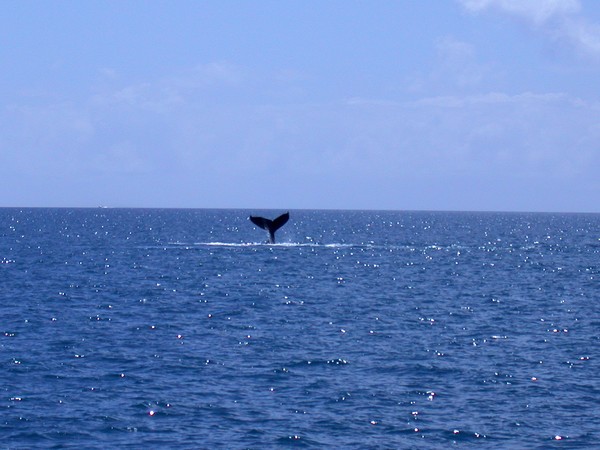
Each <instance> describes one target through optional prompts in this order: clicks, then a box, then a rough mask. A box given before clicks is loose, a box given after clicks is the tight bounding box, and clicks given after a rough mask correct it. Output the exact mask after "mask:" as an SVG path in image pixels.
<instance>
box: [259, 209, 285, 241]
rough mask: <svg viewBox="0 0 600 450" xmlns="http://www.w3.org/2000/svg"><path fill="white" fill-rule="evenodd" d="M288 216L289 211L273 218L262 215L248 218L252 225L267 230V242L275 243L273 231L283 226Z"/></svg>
mask: <svg viewBox="0 0 600 450" xmlns="http://www.w3.org/2000/svg"><path fill="white" fill-rule="evenodd" d="M289 218H290V213H289V212H286V213H285V214H282V215H280V216H279V217H278V218H276V219H273V220H269V219H265V218H264V217H258V216H250V220H251V221H252V223H253V224H254V225H256V226H258V227H260V228H262V229H263V230H267V231H268V232H269V242H270V243H271V244H274V243H275V232H276V231H277V230H279V229H280V228H281V227H282V226H284V225H285V224H286V222H287V221H288V219H289Z"/></svg>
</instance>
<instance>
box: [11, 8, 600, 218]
mask: <svg viewBox="0 0 600 450" xmlns="http://www.w3.org/2000/svg"><path fill="white" fill-rule="evenodd" d="M0 61H1V64H2V73H1V75H0V79H1V83H0V99H1V101H0V176H1V179H2V183H0V206H98V205H107V206H126V207H191V208H275V209H294V208H333V209H397V210H405V209H410V210H496V211H580V212H600V200H599V199H600V177H599V176H598V175H597V173H598V172H600V81H599V80H600V3H598V2H597V1H596V0H448V1H433V0H432V1H416V0H415V1H413V0H410V1H409V0H396V1H386V0H380V1H376V2H368V1H353V0H331V1H316V0H314V1H299V0H298V1H293V0H289V1H281V0H274V1H255V2H251V1H243V2H242V1H221V0H219V1H186V0H179V1H177V2H171V1H158V0H155V1H127V0H119V1H116V0H115V1H95V0H88V1H85V2H78V1H74V0H73V1H60V0H59V1H53V2H39V1H29V0H21V1H7V2H3V4H2V14H1V15H0Z"/></svg>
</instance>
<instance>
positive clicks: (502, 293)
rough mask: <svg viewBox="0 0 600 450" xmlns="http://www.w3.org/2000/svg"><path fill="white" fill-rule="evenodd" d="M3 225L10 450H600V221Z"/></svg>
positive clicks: (186, 215) (57, 220) (401, 215)
mask: <svg viewBox="0 0 600 450" xmlns="http://www.w3.org/2000/svg"><path fill="white" fill-rule="evenodd" d="M282 212H285V211H264V210H263V211H261V210H233V209H229V210H203V209H197V210H194V209H188V210H183V209H181V210H178V209H101V208H95V209H58V208H57V209H43V208H40V209H37V208H21V209H20V208H1V209H0V301H1V309H0V437H1V438H2V439H1V442H2V443H1V444H0V446H1V447H2V448H9V449H13V448H14V449H21V448H27V449H30V448H88V449H96V448H190V449H191V448H194V449H214V448H223V449H275V448H288V447H298V448H340V449H377V448H382V449H383V448H385V449H396V448H397V449H409V448H416V449H438V448H448V447H457V448H474V447H477V448H486V449H495V448H497V449H552V448H560V449H567V448H586V449H587V448H599V447H600V376H599V373H600V365H599V362H600V274H599V271H600V215H598V214H542V213H535V214H534V213H531V214H525V213H475V212H473V213H469V212H464V213H463V212H409V211H319V210H297V211H294V210H292V211H290V221H289V222H288V223H287V224H286V225H285V226H284V227H283V228H281V229H280V230H279V231H278V232H277V235H276V236H277V243H276V244H273V245H272V244H268V243H266V241H267V236H266V234H265V232H264V231H263V230H260V229H258V228H257V227H256V226H254V225H253V224H252V223H251V222H250V221H249V220H248V216H249V215H250V214H254V215H263V216H265V217H271V218H273V217H275V216H277V215H279V214H281V213H282Z"/></svg>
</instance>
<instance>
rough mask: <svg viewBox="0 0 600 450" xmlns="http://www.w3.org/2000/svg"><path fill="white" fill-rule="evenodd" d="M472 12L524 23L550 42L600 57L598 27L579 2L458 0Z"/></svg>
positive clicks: (569, 0) (577, 0) (599, 33)
mask: <svg viewBox="0 0 600 450" xmlns="http://www.w3.org/2000/svg"><path fill="white" fill-rule="evenodd" d="M458 1H459V3H460V4H462V6H463V7H464V8H465V9H466V10H467V11H470V12H472V13H480V12H485V11H492V12H497V13H501V14H506V15H508V16H511V17H514V18H516V19H519V20H523V21H525V22H528V23H529V24H531V25H532V26H533V27H534V28H535V29H536V30H540V31H542V32H544V33H545V34H546V36H548V37H549V38H550V39H554V40H557V41H560V42H566V43H568V44H570V45H572V46H573V47H574V48H576V49H577V50H578V51H581V52H584V53H586V54H589V55H593V56H596V57H600V26H599V25H598V24H596V23H593V22H590V21H589V20H588V19H587V18H586V16H585V11H584V9H583V8H582V6H581V3H580V1H579V0H458Z"/></svg>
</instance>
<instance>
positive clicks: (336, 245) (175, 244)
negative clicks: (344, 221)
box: [168, 241, 364, 248]
mask: <svg viewBox="0 0 600 450" xmlns="http://www.w3.org/2000/svg"><path fill="white" fill-rule="evenodd" d="M168 245H169V246H173V247H184V248H191V247H242V248H243V247H277V248H286V247H290V248H297V247H313V248H357V247H364V245H363V244H341V243H331V244H320V243H313V242H310V243H300V242H278V243H275V244H270V243H268V242H218V241H217V242H194V243H185V242H169V243H168Z"/></svg>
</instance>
